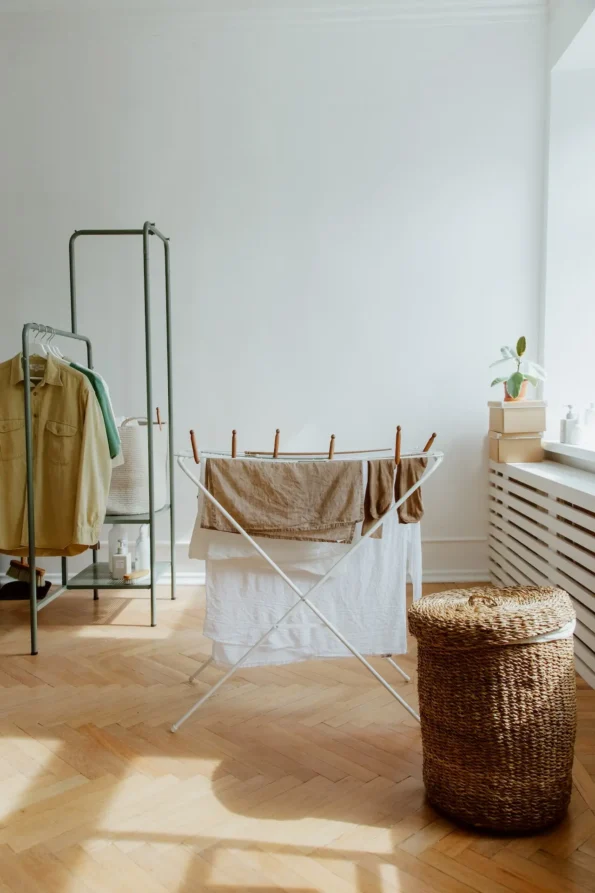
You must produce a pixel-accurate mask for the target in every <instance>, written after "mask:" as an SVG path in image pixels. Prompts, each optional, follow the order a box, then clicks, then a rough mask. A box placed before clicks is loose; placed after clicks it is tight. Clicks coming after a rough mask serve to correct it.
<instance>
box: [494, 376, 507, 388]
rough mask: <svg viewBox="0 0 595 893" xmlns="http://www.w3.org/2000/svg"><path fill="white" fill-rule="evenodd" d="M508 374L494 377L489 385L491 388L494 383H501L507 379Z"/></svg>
mask: <svg viewBox="0 0 595 893" xmlns="http://www.w3.org/2000/svg"><path fill="white" fill-rule="evenodd" d="M507 379H508V376H507V375H505V376H504V377H503V378H495V379H494V380H493V382H492V383H491V385H490V387H491V388H493V387H494V385H495V384H502V382H503V381H507Z"/></svg>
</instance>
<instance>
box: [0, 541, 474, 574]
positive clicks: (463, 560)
mask: <svg viewBox="0 0 595 893" xmlns="http://www.w3.org/2000/svg"><path fill="white" fill-rule="evenodd" d="M101 545H102V552H103V556H101V557H100V560H101V558H103V560H104V561H105V557H104V556H105V547H106V546H107V543H102V544H101ZM168 558H169V544H168V543H167V541H164V540H162V541H159V542H158V543H157V559H158V560H159V561H166V560H167V559H168ZM88 563H89V557H88V555H87V554H85V555H82V556H79V558H77V559H72V560H71V561H69V574H70V573H76V572H77V571H78V570H79V569H80V567H81V566H84V565H86V564H88ZM43 564H44V566H45V567H47V568H48V573H47V574H46V577H47V579H48V580H49V581H50V582H52V583H60V582H61V581H62V577H61V575H60V571H59V564H58V560H57V559H55V558H53V559H49V558H44V559H43ZM52 565H53V567H52ZM423 565H424V571H423V582H424V583H473V582H477V583H481V582H485V581H488V580H489V579H490V576H489V572H488V569H487V542H486V538H485V537H427V538H424V539H423ZM7 580H8V578H6V577H5V575H3V574H0V582H7ZM160 582H161V583H163V584H167V583H168V582H169V578H168V576H164V577H162V578H161V580H160ZM176 582H177V585H178V586H204V583H205V570H204V562H202V561H194V560H192V559H190V558H188V542H179V543H177V545H176Z"/></svg>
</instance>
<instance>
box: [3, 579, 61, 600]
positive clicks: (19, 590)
mask: <svg viewBox="0 0 595 893" xmlns="http://www.w3.org/2000/svg"><path fill="white" fill-rule="evenodd" d="M51 588H52V584H51V583H44V584H43V586H38V587H37V598H38V600H41V599H42V598H45V597H46V595H47V594H48V592H49V591H50V589H51ZM25 601H27V602H28V601H29V584H28V583H24V582H23V581H22V580H15V581H14V583H6V584H5V585H4V586H3V587H2V588H1V589H0V602H25Z"/></svg>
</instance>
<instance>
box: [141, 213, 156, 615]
mask: <svg viewBox="0 0 595 893" xmlns="http://www.w3.org/2000/svg"><path fill="white" fill-rule="evenodd" d="M151 225H152V224H150V223H149V222H148V221H147V222H146V223H145V225H144V226H143V288H144V297H145V367H146V374H147V441H148V448H149V541H150V546H151V626H156V625H157V599H156V593H155V477H154V474H155V470H154V469H155V463H154V456H153V375H152V370H151V286H150V280H149V232H150V226H151Z"/></svg>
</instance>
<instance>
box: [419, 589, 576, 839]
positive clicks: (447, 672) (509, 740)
mask: <svg viewBox="0 0 595 893" xmlns="http://www.w3.org/2000/svg"><path fill="white" fill-rule="evenodd" d="M574 616H575V615H574V611H573V608H572V603H571V601H570V598H569V597H568V595H567V594H566V593H565V592H563V591H562V590H560V589H498V590H495V589H472V590H469V589H467V590H451V591H449V592H443V593H440V594H438V595H430V596H425V597H424V598H422V599H421V600H420V601H419V602H417V603H416V604H414V605H413V606H412V607H411V608H410V610H409V628H410V630H411V632H412V633H413V635H415V636H416V637H417V639H418V668H419V700H420V715H421V729H422V739H423V750H424V765H423V773H424V782H425V786H426V791H427V795H428V798H429V800H430V801H431V802H432V803H433V804H434V805H435V806H436V807H437V808H439V809H440V810H442V811H443V812H445V813H447V814H448V815H450V816H452V817H454V818H456V819H458V820H460V821H463V822H465V823H467V824H470V825H474V826H476V827H481V828H489V829H493V830H499V831H507V832H520V831H535V830H537V829H540V828H545V827H547V826H548V825H551V824H553V823H554V822H556V821H558V820H559V819H561V818H562V816H563V815H564V813H565V812H566V809H567V807H568V803H569V800H570V795H571V789H572V761H573V750H574V739H575V733H576V685H575V675H574V657H573V654H574V648H573V639H572V637H570V638H566V639H559V640H556V641H551V642H544V643H539V644H529V645H526V644H525V645H519V644H516V645H515V643H518V642H519V641H522V640H524V639H527V638H531V637H533V636H537V635H543V634H545V633H551V632H553V631H555V630H558V629H560V628H562V627H564V626H565V625H566V624H567V623H569V622H571V621H572V620H573V619H574Z"/></svg>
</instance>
